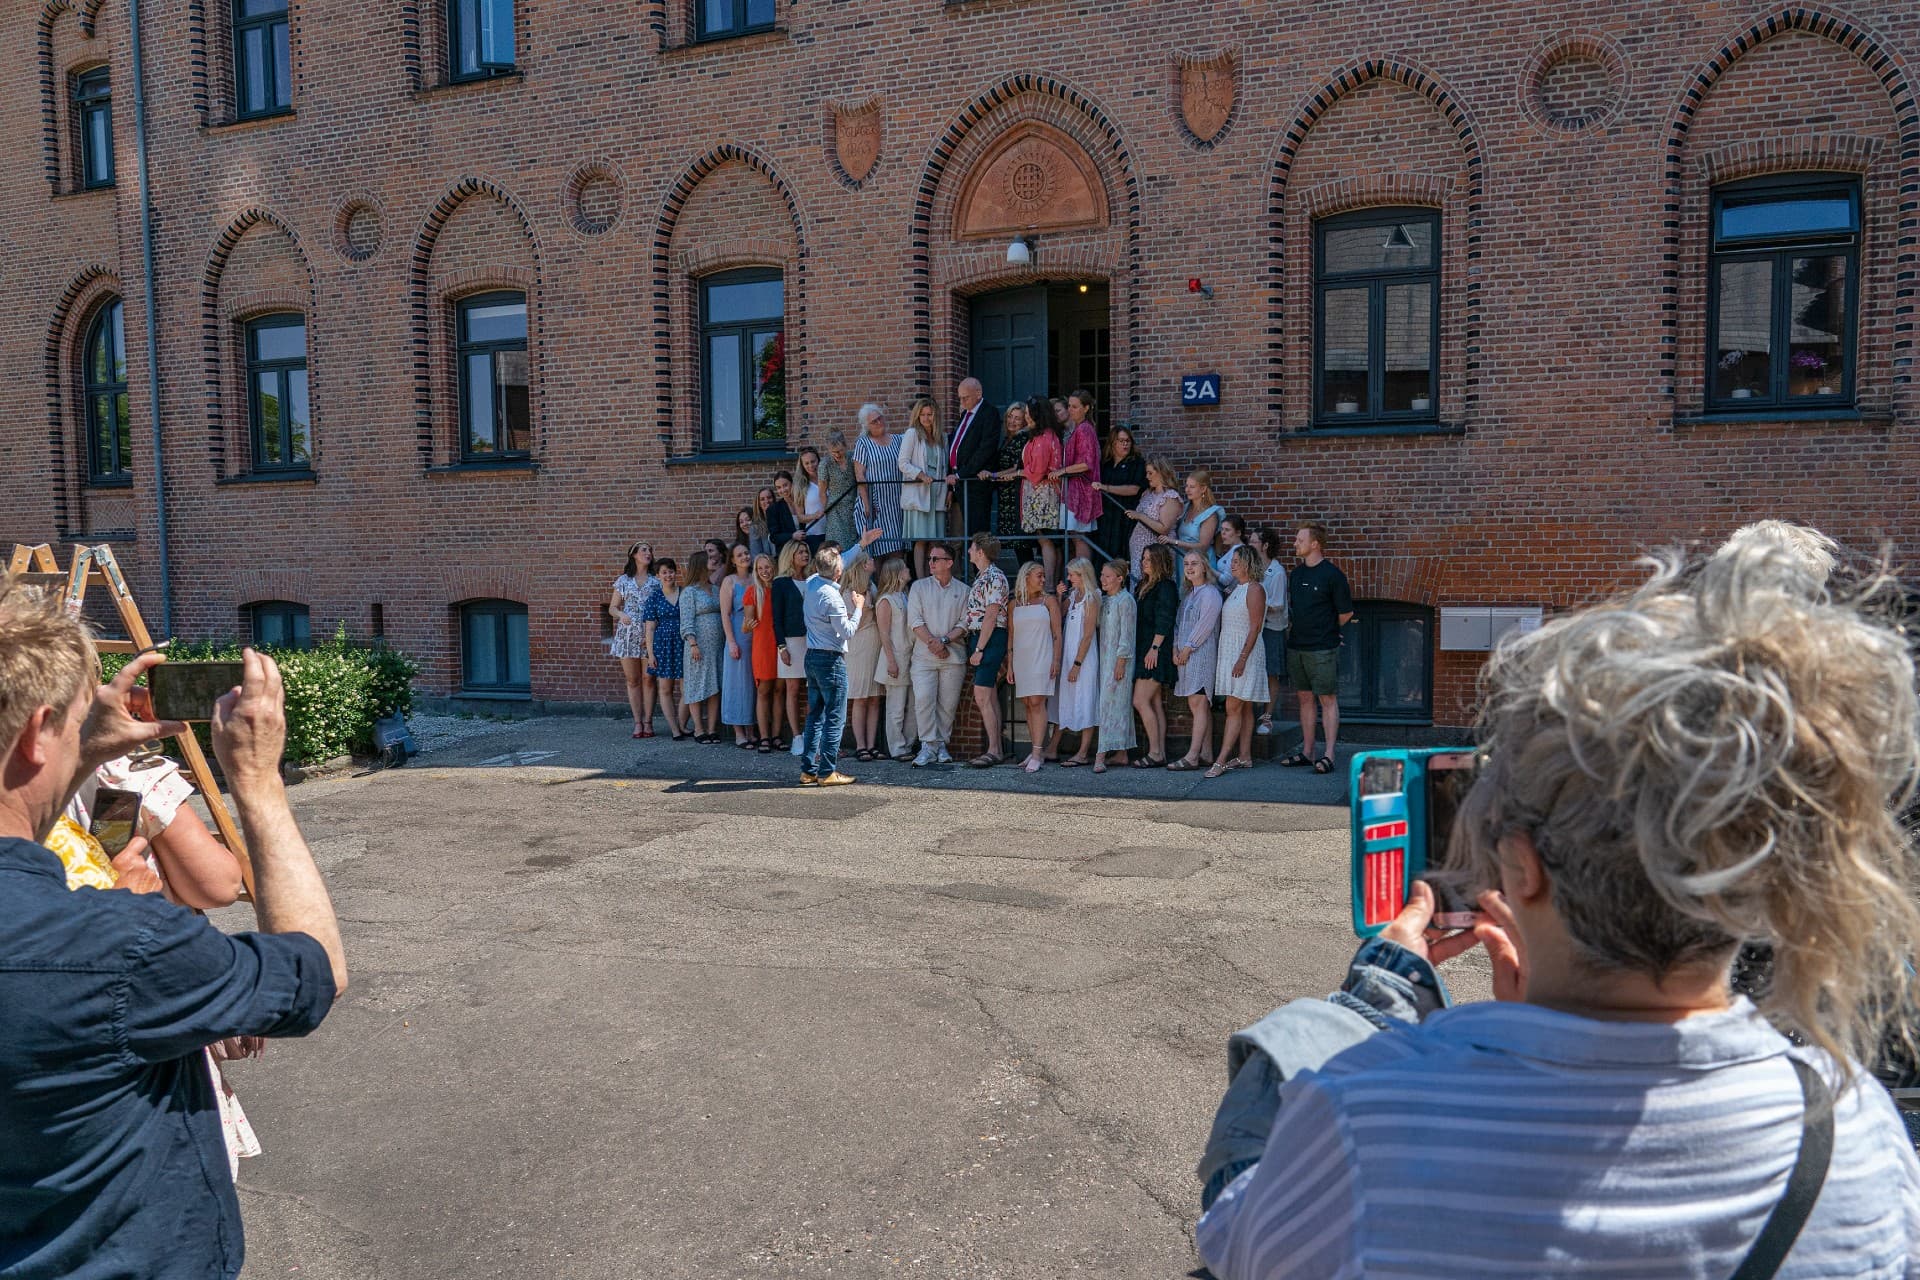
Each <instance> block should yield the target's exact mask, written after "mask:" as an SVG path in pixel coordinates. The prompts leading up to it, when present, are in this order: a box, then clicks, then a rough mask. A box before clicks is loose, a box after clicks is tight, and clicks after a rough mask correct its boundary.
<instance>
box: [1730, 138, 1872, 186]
mask: <svg viewBox="0 0 1920 1280" xmlns="http://www.w3.org/2000/svg"><path fill="white" fill-rule="evenodd" d="M1881 150H1882V147H1881V142H1880V139H1878V138H1864V137H1861V136H1859V135H1858V134H1851V133H1818V134H1806V135H1804V136H1801V137H1795V138H1763V139H1760V140H1758V141H1755V142H1730V143H1728V144H1727V145H1726V146H1724V147H1715V148H1714V149H1713V150H1712V151H1709V152H1707V153H1706V154H1705V155H1702V156H1700V157H1698V159H1697V160H1696V161H1695V163H1696V164H1697V166H1698V167H1699V172H1700V174H1701V176H1703V177H1704V178H1705V179H1706V181H1707V183H1708V185H1710V186H1711V185H1717V184H1719V183H1722V182H1733V181H1736V180H1738V179H1740V178H1758V177H1761V176H1762V175H1765V174H1769V173H1800V172H1805V171H1808V170H1813V171H1818V172H1827V173H1861V174H1864V173H1865V172H1866V171H1867V170H1869V169H1871V168H1873V166H1874V162H1875V161H1877V160H1878V159H1879V158H1880V152H1881Z"/></svg>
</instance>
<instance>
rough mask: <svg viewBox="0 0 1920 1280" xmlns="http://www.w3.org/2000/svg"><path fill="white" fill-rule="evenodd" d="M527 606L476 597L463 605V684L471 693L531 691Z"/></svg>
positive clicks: (461, 615) (461, 651)
mask: <svg viewBox="0 0 1920 1280" xmlns="http://www.w3.org/2000/svg"><path fill="white" fill-rule="evenodd" d="M532 686H533V681H532V664H531V660H530V658H529V655H528V650H527V606H525V605H524V604H520V603H518V602H516V601H513V600H474V601H470V602H469V603H467V604H464V605H461V606H460V687H461V688H462V689H465V690H466V691H468V692H470V693H527V692H530V691H531V689H532Z"/></svg>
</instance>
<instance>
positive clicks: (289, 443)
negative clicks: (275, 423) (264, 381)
mask: <svg viewBox="0 0 1920 1280" xmlns="http://www.w3.org/2000/svg"><path fill="white" fill-rule="evenodd" d="M296 326H297V327H298V328H299V329H300V330H301V334H300V358H299V359H297V360H294V359H279V360H262V359H261V358H260V350H259V337H260V332H261V330H263V329H291V328H294V327H296ZM306 328H307V318H306V316H305V315H303V314H302V313H300V312H298V311H276V312H274V313H273V314H271V315H264V316H256V317H255V318H254V319H252V320H249V321H247V323H246V333H245V342H246V367H247V438H248V440H249V442H250V444H251V447H252V458H253V469H254V470H255V471H309V470H312V468H313V438H312V437H313V421H312V416H313V381H312V375H310V374H309V375H308V379H307V416H308V421H307V440H306V442H305V444H304V446H303V447H304V448H305V450H306V456H305V457H303V458H298V459H296V458H294V456H293V428H292V425H291V421H292V420H291V416H290V415H289V414H288V412H287V406H288V405H289V404H291V403H292V397H291V395H290V394H289V391H290V387H291V383H292V380H293V379H292V375H293V374H294V373H295V372H296V371H297V372H300V373H306V372H307V334H306ZM262 373H272V374H276V375H277V378H276V383H277V387H278V392H277V394H278V396H279V401H280V406H281V410H280V461H278V462H268V461H266V460H265V458H266V450H265V449H264V448H263V447H262V446H263V445H264V444H265V431H264V428H265V424H264V422H263V421H262V418H261V405H260V377H259V375H260V374H262Z"/></svg>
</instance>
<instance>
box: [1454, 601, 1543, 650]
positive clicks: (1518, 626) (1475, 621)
mask: <svg viewBox="0 0 1920 1280" xmlns="http://www.w3.org/2000/svg"><path fill="white" fill-rule="evenodd" d="M1542 617H1543V610H1542V609H1541V608H1540V606H1539V605H1529V606H1525V607H1521V608H1497V609H1496V608H1486V607H1483V606H1480V605H1446V606H1443V607H1442V608H1441V610H1440V647H1441V648H1442V649H1447V650H1453V651H1455V652H1467V653H1473V652H1479V653H1488V652H1491V651H1492V649H1493V647H1494V646H1495V645H1497V644H1499V643H1500V638H1501V637H1502V636H1504V635H1506V634H1507V633H1508V632H1510V631H1520V632H1527V631H1538V630H1539V629H1540V622H1541V619H1542Z"/></svg>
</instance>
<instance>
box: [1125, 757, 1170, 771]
mask: <svg viewBox="0 0 1920 1280" xmlns="http://www.w3.org/2000/svg"><path fill="white" fill-rule="evenodd" d="M1133 767H1134V768H1136V769H1164V768H1166V767H1167V758H1166V757H1165V756H1161V757H1160V758H1159V759H1157V760H1156V759H1154V758H1153V757H1152V756H1141V757H1140V758H1139V759H1138V760H1135V761H1134V762H1133Z"/></svg>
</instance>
